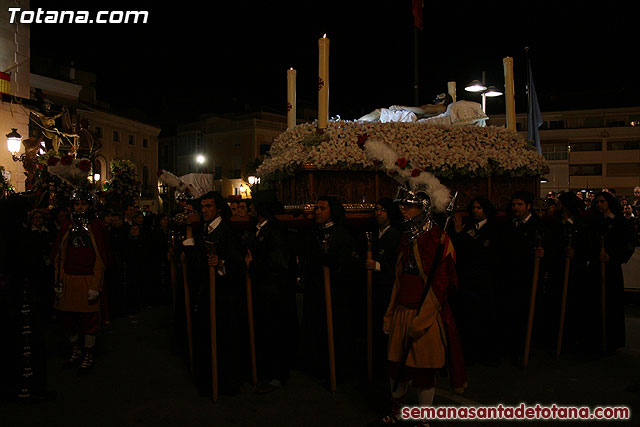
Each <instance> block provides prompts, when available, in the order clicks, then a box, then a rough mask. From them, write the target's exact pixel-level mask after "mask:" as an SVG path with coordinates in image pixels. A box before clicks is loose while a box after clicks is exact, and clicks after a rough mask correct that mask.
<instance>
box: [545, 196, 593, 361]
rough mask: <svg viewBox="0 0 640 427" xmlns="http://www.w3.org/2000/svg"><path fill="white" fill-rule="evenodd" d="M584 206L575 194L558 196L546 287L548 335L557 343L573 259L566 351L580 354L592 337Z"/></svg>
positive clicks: (565, 335)
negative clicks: (565, 291)
mask: <svg viewBox="0 0 640 427" xmlns="http://www.w3.org/2000/svg"><path fill="white" fill-rule="evenodd" d="M581 206H583V202H582V200H581V199H580V198H578V196H577V195H576V194H575V193H574V192H564V193H561V194H560V195H559V196H558V200H557V203H556V208H557V209H556V214H555V218H554V219H555V222H554V223H553V225H554V226H553V228H552V229H551V230H552V231H551V232H550V233H549V234H550V235H551V244H552V245H555V248H554V250H552V251H549V253H548V255H549V256H548V258H547V260H546V270H547V271H548V273H549V274H548V280H547V282H546V283H547V286H545V290H546V293H545V294H546V295H547V296H548V297H547V299H546V301H545V306H546V309H547V311H546V315H545V320H546V322H545V324H546V326H547V328H546V331H547V332H548V335H549V337H550V338H552V339H553V342H554V343H556V342H557V341H556V339H557V333H558V328H559V318H560V316H559V313H560V310H561V302H562V293H563V291H564V273H565V264H566V260H567V257H569V258H570V264H569V265H570V267H569V282H568V287H567V306H566V312H565V320H564V333H563V335H564V337H563V341H564V345H563V346H562V348H566V349H568V350H577V349H579V347H581V346H582V345H583V344H584V342H585V341H586V339H587V338H588V337H589V336H590V335H591V334H592V330H591V329H589V328H585V327H584V325H585V324H588V323H589V321H590V320H589V319H590V317H591V310H589V309H588V306H589V304H590V297H589V295H588V294H587V293H586V292H585V289H584V288H585V283H587V281H588V279H587V255H588V250H587V248H588V243H589V240H588V234H587V231H588V226H587V224H586V222H585V220H584V218H582V216H581V214H580V211H581Z"/></svg>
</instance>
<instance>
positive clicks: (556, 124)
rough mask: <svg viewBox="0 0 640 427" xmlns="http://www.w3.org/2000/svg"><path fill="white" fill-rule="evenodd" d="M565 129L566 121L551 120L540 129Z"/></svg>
mask: <svg viewBox="0 0 640 427" xmlns="http://www.w3.org/2000/svg"><path fill="white" fill-rule="evenodd" d="M565 127H566V126H565V122H564V120H549V121H546V122H544V123H542V126H541V127H540V129H543V130H545V129H564V128H565Z"/></svg>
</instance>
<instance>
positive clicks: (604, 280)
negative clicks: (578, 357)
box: [600, 234, 607, 351]
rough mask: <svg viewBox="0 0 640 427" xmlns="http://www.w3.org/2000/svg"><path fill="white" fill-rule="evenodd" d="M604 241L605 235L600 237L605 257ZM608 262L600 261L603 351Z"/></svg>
mask: <svg viewBox="0 0 640 427" xmlns="http://www.w3.org/2000/svg"><path fill="white" fill-rule="evenodd" d="M604 241H605V235H604V234H603V235H601V236H600V255H604V254H605V251H604ZM605 267H606V262H604V261H600V294H601V298H602V305H601V308H600V311H601V314H602V351H605V350H606V349H607V295H606V285H607V273H606V271H605Z"/></svg>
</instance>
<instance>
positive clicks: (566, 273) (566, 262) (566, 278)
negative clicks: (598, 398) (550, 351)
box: [556, 255, 571, 356]
mask: <svg viewBox="0 0 640 427" xmlns="http://www.w3.org/2000/svg"><path fill="white" fill-rule="evenodd" d="M570 269H571V258H569V256H568V255H567V257H566V258H565V260H564V283H563V286H562V305H561V306H560V325H559V327H558V343H557V345H556V356H560V350H561V349H562V335H563V333H564V318H565V313H566V310H567V289H568V288H569V271H570Z"/></svg>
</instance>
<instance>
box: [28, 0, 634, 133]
mask: <svg viewBox="0 0 640 427" xmlns="http://www.w3.org/2000/svg"><path fill="white" fill-rule="evenodd" d="M424 3H425V9H424V31H423V32H422V33H421V35H420V38H421V48H420V98H419V103H420V104H424V103H429V102H431V101H432V100H433V99H434V98H435V96H436V95H437V94H438V93H442V92H445V91H446V83H447V81H456V82H457V84H458V97H459V98H460V99H470V100H477V101H479V96H478V97H477V98H473V96H474V95H469V94H467V93H465V92H464V90H463V86H464V85H465V84H466V83H467V82H469V81H471V80H473V79H480V78H481V73H482V71H486V75H487V83H488V84H493V85H496V86H498V87H502V86H503V85H504V72H503V65H502V59H503V58H504V57H506V56H511V57H513V58H514V74H515V81H516V102H517V112H525V111H526V95H525V82H526V58H525V49H524V48H525V46H529V47H530V58H531V63H532V67H533V76H534V81H535V86H536V89H537V94H538V97H539V100H540V107H541V110H542V111H543V112H545V111H553V110H559V109H570V108H577V109H580V108H600V107H625V106H638V105H640V102H638V101H636V100H637V99H638V95H640V90H639V89H638V88H637V85H636V84H635V83H636V80H637V74H638V71H637V68H638V67H637V65H635V56H636V55H637V51H638V42H637V36H636V35H635V34H634V33H635V32H636V31H637V30H636V27H637V25H638V24H637V22H635V21H636V20H637V16H638V15H637V11H638V7H637V6H630V5H629V4H628V2H623V1H608V2H604V3H598V4H597V7H595V8H591V5H593V3H590V4H587V3H585V2H578V1H535V2H509V3H511V4H510V6H509V7H508V8H504V7H501V6H502V2H496V1H484V2H469V1H457V2H451V1H446V2H441V3H435V2H430V1H428V0H425V2H424ZM38 7H41V8H43V9H44V10H92V11H95V10H148V11H149V23H147V24H128V25H125V24H74V25H54V24H33V25H32V26H31V49H32V50H31V53H32V56H44V57H50V58H53V59H55V60H56V61H57V62H59V63H61V64H63V65H67V64H68V63H69V61H71V60H73V61H74V62H75V64H76V66H77V67H78V68H81V69H85V70H88V71H94V72H96V73H97V75H98V97H99V98H100V99H102V100H104V101H106V102H109V103H110V104H111V106H112V108H113V109H114V110H115V111H117V112H122V113H127V114H130V115H135V116H137V118H139V119H143V120H144V121H146V122H148V123H153V124H161V125H165V124H171V123H177V122H180V121H184V120H189V119H192V118H195V117H197V116H198V115H199V114H202V113H231V112H243V111H256V110H260V109H262V110H265V111H275V112H282V113H284V112H285V105H286V70H287V68H289V67H294V68H295V69H296V70H297V77H298V79H297V83H298V85H297V95H298V108H299V109H300V108H302V107H304V106H308V107H310V108H315V107H316V102H317V98H316V93H317V92H316V90H317V88H316V82H317V61H318V53H317V39H318V38H319V37H321V36H322V35H323V34H324V33H327V36H328V37H329V38H330V39H331V56H330V73H331V74H330V88H331V94H330V115H331V116H334V115H336V114H339V115H340V116H341V117H342V118H343V119H356V118H358V117H360V116H361V115H363V114H365V113H368V112H370V111H372V110H374V109H375V108H378V107H388V106H390V105H393V104H404V105H412V104H413V16H412V14H411V1H410V0H393V1H392V0H388V1H385V2H381V1H380V2H379V1H369V2H363V1H357V2H356V1H347V0H342V1H332V0H328V1H300V0H298V1H281V2H276V1H269V2H266V1H265V2H256V3H254V2H246V1H231V2H227V3H223V2H211V5H208V6H203V5H202V4H201V3H200V2H182V3H180V2H173V3H168V2H153V1H129V2H119V1H110V2H91V5H90V6H89V4H88V2H86V1H82V2H78V1H58V2H56V3H50V2H42V1H32V2H31V10H37V8H38ZM89 8H90V9H89ZM588 85H590V86H588ZM488 104H489V105H488V110H489V113H491V112H495V113H502V112H504V101H503V98H499V99H491V100H489V101H488Z"/></svg>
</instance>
